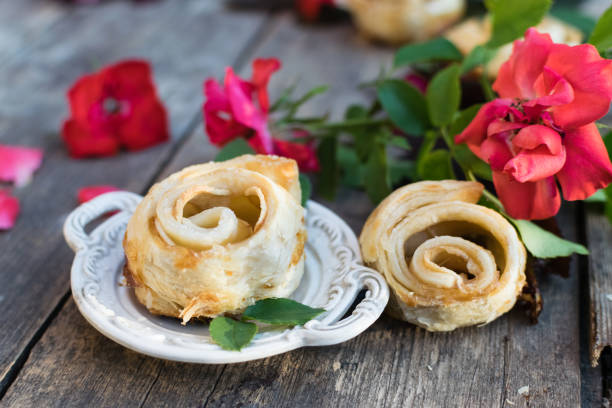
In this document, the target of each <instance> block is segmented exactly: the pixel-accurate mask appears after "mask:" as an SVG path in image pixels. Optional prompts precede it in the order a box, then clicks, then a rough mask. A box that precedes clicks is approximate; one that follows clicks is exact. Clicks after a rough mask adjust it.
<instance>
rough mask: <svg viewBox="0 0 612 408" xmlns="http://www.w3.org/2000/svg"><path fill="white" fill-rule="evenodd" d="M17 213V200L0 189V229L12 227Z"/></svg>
mask: <svg viewBox="0 0 612 408" xmlns="http://www.w3.org/2000/svg"><path fill="white" fill-rule="evenodd" d="M18 215H19V200H17V198H15V197H13V196H12V195H10V194H9V193H7V192H6V191H4V190H0V231H2V230H9V229H11V228H13V226H14V225H15V221H16V220H17V216H18Z"/></svg>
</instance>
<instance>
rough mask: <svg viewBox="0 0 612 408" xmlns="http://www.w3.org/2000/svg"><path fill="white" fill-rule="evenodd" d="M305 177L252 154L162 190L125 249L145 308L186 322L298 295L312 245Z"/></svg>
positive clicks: (178, 176)
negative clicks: (302, 185)
mask: <svg viewBox="0 0 612 408" xmlns="http://www.w3.org/2000/svg"><path fill="white" fill-rule="evenodd" d="M298 176H299V173H298V168H297V165H296V163H295V161H293V160H291V159H285V158H281V157H276V156H263V155H245V156H241V157H238V158H235V159H232V160H229V161H225V162H210V163H205V164H200V165H195V166H191V167H187V168H185V169H184V170H182V171H179V172H178V173H175V174H173V175H171V176H169V177H168V178H166V179H165V180H163V181H161V182H159V183H157V184H155V185H154V186H153V187H152V188H151V189H150V191H149V192H148V193H147V195H146V196H145V197H144V199H143V200H142V202H141V203H140V204H139V205H138V207H137V208H136V211H135V212H134V215H133V216H132V218H131V219H130V221H129V223H128V226H127V231H126V233H125V238H124V242H123V247H124V249H125V255H126V259H127V261H126V266H125V272H124V273H125V275H126V278H127V281H128V282H129V283H130V284H131V285H132V286H134V290H135V293H136V297H137V298H138V300H139V301H140V302H141V303H142V304H143V305H144V306H145V307H146V308H147V309H148V310H149V311H150V312H152V313H154V314H160V315H165V316H173V317H178V318H181V319H182V320H183V322H184V323H185V322H188V321H189V320H190V319H191V318H194V317H214V316H217V315H220V314H225V313H226V314H237V313H240V312H241V311H243V310H244V309H245V308H246V307H247V306H249V305H251V304H253V303H254V302H255V301H256V300H258V299H263V298H269V297H287V296H288V295H289V294H291V293H292V292H293V291H294V290H295V289H296V288H297V286H298V284H299V283H300V280H301V278H302V274H303V271H304V244H305V242H306V230H305V227H304V209H303V208H302V206H301V204H300V201H301V191H300V184H299V180H298Z"/></svg>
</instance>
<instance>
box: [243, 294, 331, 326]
mask: <svg viewBox="0 0 612 408" xmlns="http://www.w3.org/2000/svg"><path fill="white" fill-rule="evenodd" d="M323 312H325V309H320V308H317V309H315V308H312V307H310V306H306V305H303V304H301V303H299V302H296V301H295V300H291V299H284V298H269V299H263V300H258V301H257V303H255V304H254V305H252V306H249V307H247V309H246V310H245V311H244V313H243V315H242V319H243V320H244V319H246V320H257V321H260V322H263V323H268V324H277V325H287V326H295V325H302V324H304V323H306V322H308V321H310V320H312V319H314V318H315V317H317V316H318V315H320V314H321V313H323Z"/></svg>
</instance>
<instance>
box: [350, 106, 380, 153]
mask: <svg viewBox="0 0 612 408" xmlns="http://www.w3.org/2000/svg"><path fill="white" fill-rule="evenodd" d="M345 118H346V119H347V120H349V121H352V120H359V119H367V118H368V109H367V108H366V107H365V106H361V105H351V106H349V107H348V109H347V110H346V113H345ZM349 133H350V134H351V135H352V136H353V139H354V144H355V151H356V153H357V157H358V158H359V160H360V161H361V162H365V161H366V160H367V159H368V155H369V154H370V152H371V151H372V145H373V143H374V137H373V135H374V132H372V131H371V130H370V129H366V128H364V127H356V128H352V129H350V130H349Z"/></svg>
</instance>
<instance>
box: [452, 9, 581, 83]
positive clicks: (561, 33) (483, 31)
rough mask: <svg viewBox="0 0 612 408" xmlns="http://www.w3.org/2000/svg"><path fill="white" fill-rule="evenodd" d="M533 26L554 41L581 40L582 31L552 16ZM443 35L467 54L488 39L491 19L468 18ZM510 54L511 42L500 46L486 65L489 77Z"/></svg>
mask: <svg viewBox="0 0 612 408" xmlns="http://www.w3.org/2000/svg"><path fill="white" fill-rule="evenodd" d="M535 28H536V29H537V30H538V31H539V32H541V33H547V34H549V35H550V37H551V38H552V40H553V41H554V42H555V43H559V44H567V45H577V44H580V43H581V42H582V33H581V32H580V30H578V29H577V28H575V27H573V26H571V25H569V24H566V23H564V22H563V21H561V20H558V19H556V18H554V17H544V19H542V21H541V22H540V24H538V25H537V26H535ZM444 36H445V37H446V38H447V39H448V40H450V41H451V42H452V43H453V44H455V46H456V47H457V48H458V49H459V51H461V53H462V54H463V55H467V54H469V53H470V52H471V51H472V50H473V49H474V48H476V46H478V45H482V44H484V43H486V42H487V41H489V38H490V37H491V21H490V19H489V18H488V17H485V18H478V17H473V18H469V19H467V20H465V21H463V22H461V23H459V24H457V25H456V26H453V27H451V28H449V29H448V30H447V31H446V32H445V33H444ZM511 54H512V43H509V44H506V45H504V46H502V47H500V48H499V49H498V50H497V52H496V53H495V55H494V56H493V58H492V59H491V60H490V61H489V62H488V63H487V65H486V68H485V69H486V73H487V76H489V77H490V78H495V77H497V72H499V68H500V67H501V66H502V64H503V63H504V62H506V61H507V60H508V58H510V55H511Z"/></svg>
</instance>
